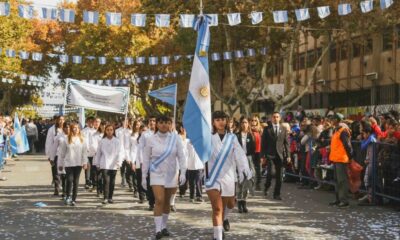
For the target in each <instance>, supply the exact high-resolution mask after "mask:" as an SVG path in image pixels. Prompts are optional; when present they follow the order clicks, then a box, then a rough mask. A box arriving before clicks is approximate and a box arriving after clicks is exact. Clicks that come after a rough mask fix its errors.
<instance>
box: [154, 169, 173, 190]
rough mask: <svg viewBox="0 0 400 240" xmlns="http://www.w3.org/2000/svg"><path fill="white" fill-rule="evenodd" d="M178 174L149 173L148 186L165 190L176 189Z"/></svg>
mask: <svg viewBox="0 0 400 240" xmlns="http://www.w3.org/2000/svg"><path fill="white" fill-rule="evenodd" d="M178 174H179V171H175V172H163V171H157V172H151V171H150V186H154V185H157V186H164V187H165V188H176V187H178Z"/></svg>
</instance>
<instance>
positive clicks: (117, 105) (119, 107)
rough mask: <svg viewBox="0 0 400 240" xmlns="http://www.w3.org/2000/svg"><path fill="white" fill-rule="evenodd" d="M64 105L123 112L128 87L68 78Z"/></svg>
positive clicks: (124, 111)
mask: <svg viewBox="0 0 400 240" xmlns="http://www.w3.org/2000/svg"><path fill="white" fill-rule="evenodd" d="M65 89H66V93H65V105H73V106H79V107H85V108H89V109H94V110H99V111H105V112H115V113H122V114H125V113H127V111H128V102H129V87H106V86H98V85H94V84H90V83H85V82H81V81H77V80H72V79H69V80H67V84H66V87H65Z"/></svg>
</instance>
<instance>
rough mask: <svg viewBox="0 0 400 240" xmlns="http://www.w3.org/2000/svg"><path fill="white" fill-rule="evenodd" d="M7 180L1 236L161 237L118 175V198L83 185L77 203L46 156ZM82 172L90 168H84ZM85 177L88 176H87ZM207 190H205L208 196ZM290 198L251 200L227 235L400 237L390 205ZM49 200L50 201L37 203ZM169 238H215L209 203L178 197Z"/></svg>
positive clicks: (28, 159) (288, 191)
mask: <svg viewBox="0 0 400 240" xmlns="http://www.w3.org/2000/svg"><path fill="white" fill-rule="evenodd" d="M1 175H2V176H5V177H7V179H8V180H7V181H0V239H4V240H7V239H113V240H118V239H154V222H153V217H152V212H149V211H147V204H139V203H138V200H137V199H134V198H133V196H132V193H130V192H128V191H127V189H126V188H121V187H120V185H119V183H120V178H119V177H118V178H117V183H118V184H117V189H116V192H115V197H114V201H115V203H114V204H109V205H107V206H102V204H101V200H100V199H99V198H97V197H96V195H95V194H94V193H92V192H87V191H85V189H84V188H83V187H82V186H81V188H80V189H79V193H78V199H77V206H76V207H69V206H64V204H63V202H62V201H61V200H60V197H54V196H52V188H51V185H50V183H51V172H50V167H49V163H48V162H47V161H46V160H45V159H44V156H41V155H33V156H32V155H31V156H21V157H20V158H19V159H18V160H15V161H9V163H8V164H7V166H6V167H5V169H4V170H3V172H2V173H1ZM82 176H83V174H82ZM81 183H83V178H81ZM204 195H205V194H204ZM282 198H283V201H274V200H272V199H271V198H270V197H269V198H264V197H262V195H261V192H256V196H254V197H251V199H250V200H249V203H248V205H249V209H250V213H248V214H239V213H238V212H237V209H235V210H234V211H233V213H232V214H231V217H230V222H231V231H230V232H229V233H227V234H226V239H241V240H244V239H390V240H398V239H400V212H398V211H395V210H394V209H391V208H384V207H359V206H356V203H355V202H352V205H351V206H350V207H349V208H347V209H337V208H336V207H330V206H328V204H327V203H328V202H330V201H331V200H333V198H334V195H333V193H332V192H327V191H321V190H304V189H298V188H297V185H296V184H288V183H286V184H284V185H283V190H282ZM38 202H42V203H44V204H46V205H47V206H45V207H35V206H34V204H35V203H38ZM176 204H177V205H176V206H177V209H178V211H177V212H176V213H172V214H171V216H170V221H169V226H168V227H169V229H170V231H171V233H172V237H170V238H169V239H191V240H196V239H212V223H211V218H210V214H211V206H210V204H209V202H207V201H206V202H205V203H202V204H193V203H190V202H189V201H188V197H187V196H186V197H184V198H183V199H180V198H179V197H178V198H177V203H176Z"/></svg>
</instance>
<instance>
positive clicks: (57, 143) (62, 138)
mask: <svg viewBox="0 0 400 240" xmlns="http://www.w3.org/2000/svg"><path fill="white" fill-rule="evenodd" d="M69 127H70V126H69V123H68V122H64V124H63V132H62V133H60V134H58V135H57V136H56V137H55V138H54V145H53V147H54V148H55V149H56V153H55V154H54V153H52V157H53V156H54V157H53V158H52V157H50V160H51V161H54V159H55V158H58V156H60V150H61V146H62V144H64V143H65V142H66V141H67V136H68V133H69ZM62 164H63V163H61V161H60V163H59V164H58V169H57V171H58V175H59V176H60V181H61V186H62V195H61V197H62V200H64V201H65V196H66V195H67V188H66V184H67V178H66V173H65V168H64V166H62Z"/></svg>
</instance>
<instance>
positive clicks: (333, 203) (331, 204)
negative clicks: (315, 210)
mask: <svg viewBox="0 0 400 240" xmlns="http://www.w3.org/2000/svg"><path fill="white" fill-rule="evenodd" d="M339 203H340V202H339V201H337V200H336V201H334V202H330V203H329V206H336V205H339Z"/></svg>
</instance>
